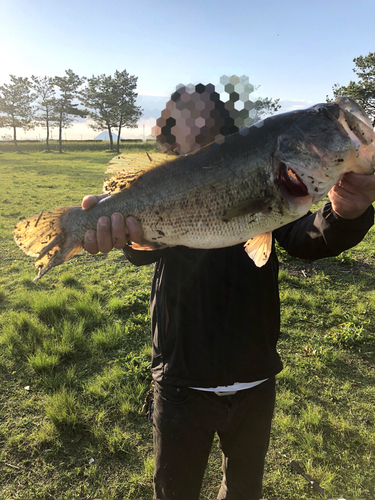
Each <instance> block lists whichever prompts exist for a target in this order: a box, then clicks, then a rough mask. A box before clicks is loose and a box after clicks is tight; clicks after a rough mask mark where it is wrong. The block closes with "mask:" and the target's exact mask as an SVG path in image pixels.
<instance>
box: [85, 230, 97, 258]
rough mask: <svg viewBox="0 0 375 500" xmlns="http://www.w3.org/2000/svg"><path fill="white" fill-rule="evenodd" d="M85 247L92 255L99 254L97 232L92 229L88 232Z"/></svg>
mask: <svg viewBox="0 0 375 500" xmlns="http://www.w3.org/2000/svg"><path fill="white" fill-rule="evenodd" d="M83 246H84V249H85V250H86V251H87V252H89V253H91V254H96V253H98V252H99V249H98V244H97V241H96V232H95V231H93V230H91V229H90V230H89V231H86V234H85V241H84V245H83Z"/></svg>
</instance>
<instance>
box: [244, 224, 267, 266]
mask: <svg viewBox="0 0 375 500" xmlns="http://www.w3.org/2000/svg"><path fill="white" fill-rule="evenodd" d="M244 246H245V251H246V253H247V255H248V256H249V257H250V259H252V260H253V261H254V264H255V265H256V266H257V267H262V266H264V264H267V262H268V259H269V256H270V254H271V251H272V232H271V231H269V232H268V233H263V234H259V235H258V236H255V237H254V238H250V239H249V240H247V242H246V243H245V245H244Z"/></svg>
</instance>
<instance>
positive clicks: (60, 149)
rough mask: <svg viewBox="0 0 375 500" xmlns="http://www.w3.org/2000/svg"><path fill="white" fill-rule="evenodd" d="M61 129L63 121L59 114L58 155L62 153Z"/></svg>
mask: <svg viewBox="0 0 375 500" xmlns="http://www.w3.org/2000/svg"><path fill="white" fill-rule="evenodd" d="M62 129H63V119H62V114H60V121H59V153H62Z"/></svg>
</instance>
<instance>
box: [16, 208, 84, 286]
mask: <svg viewBox="0 0 375 500" xmlns="http://www.w3.org/2000/svg"><path fill="white" fill-rule="evenodd" d="M77 208H79V207H60V208H56V209H54V210H50V211H48V212H44V211H42V212H41V213H40V214H39V215H35V216H34V217H31V218H30V219H25V220H23V221H21V222H19V223H18V224H17V225H16V226H15V228H14V230H13V236H14V241H15V242H16V243H17V245H18V246H19V247H20V249H21V250H23V251H24V252H25V254H26V255H30V256H31V257H37V259H36V261H35V264H34V265H35V267H36V268H37V269H38V275H37V276H36V277H35V278H34V281H36V280H38V279H39V278H41V277H42V276H43V275H44V274H46V272H48V271H49V270H50V269H51V268H52V267H55V266H58V265H59V264H62V263H63V262H66V261H67V260H68V259H70V258H71V257H73V255H75V254H77V253H78V252H79V251H80V250H82V248H83V246H82V241H81V240H80V239H79V238H77V236H73V235H71V234H68V233H69V232H68V231H67V230H66V226H67V217H68V214H69V212H71V211H72V210H76V209H77Z"/></svg>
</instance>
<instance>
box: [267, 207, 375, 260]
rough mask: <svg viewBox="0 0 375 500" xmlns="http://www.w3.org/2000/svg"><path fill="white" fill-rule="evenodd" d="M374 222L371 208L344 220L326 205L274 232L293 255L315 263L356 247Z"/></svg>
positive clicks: (281, 243)
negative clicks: (316, 260)
mask: <svg viewBox="0 0 375 500" xmlns="http://www.w3.org/2000/svg"><path fill="white" fill-rule="evenodd" d="M373 223H374V209H373V207H372V206H370V207H369V208H368V209H367V210H366V212H365V213H364V214H363V215H361V216H360V217H358V218H356V219H351V220H347V219H343V218H341V217H339V216H338V215H337V214H336V213H335V212H334V211H333V210H332V207H331V203H330V202H327V203H325V204H324V205H323V206H322V207H320V209H319V210H318V211H317V212H315V213H313V214H308V215H306V216H305V217H302V218H301V219H299V220H298V221H296V222H292V223H291V224H288V225H287V226H284V227H282V228H280V229H278V230H276V231H275V232H274V234H275V237H276V239H277V240H278V242H279V243H280V245H281V246H282V247H283V248H284V249H285V250H286V251H287V252H288V253H289V254H290V255H292V256H294V257H299V258H301V259H307V260H315V259H321V258H324V257H333V256H336V255H339V254H340V253H341V252H343V251H344V250H347V249H349V248H352V247H354V246H355V245H357V244H358V243H359V242H360V241H361V240H362V239H363V238H364V236H365V235H366V233H367V232H368V230H369V229H370V228H371V226H372V225H373Z"/></svg>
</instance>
